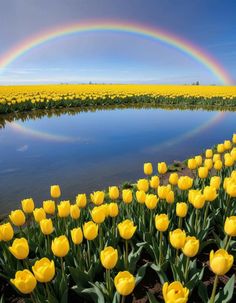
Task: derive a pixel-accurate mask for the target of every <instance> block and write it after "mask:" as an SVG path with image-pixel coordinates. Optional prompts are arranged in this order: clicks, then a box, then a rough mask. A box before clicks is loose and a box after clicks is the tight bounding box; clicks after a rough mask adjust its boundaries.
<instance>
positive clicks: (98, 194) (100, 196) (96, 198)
mask: <svg viewBox="0 0 236 303" xmlns="http://www.w3.org/2000/svg"><path fill="white" fill-rule="evenodd" d="M90 198H91V200H92V202H93V203H94V204H95V205H101V204H102V203H103V202H104V198H105V193H104V191H95V192H93V193H92V194H91V195H90Z"/></svg>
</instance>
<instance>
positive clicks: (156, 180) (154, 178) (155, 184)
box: [150, 176, 160, 189]
mask: <svg viewBox="0 0 236 303" xmlns="http://www.w3.org/2000/svg"><path fill="white" fill-rule="evenodd" d="M159 184H160V179H159V177H158V176H152V177H151V180H150V187H151V188H155V189H156V188H157V187H158V186H159Z"/></svg>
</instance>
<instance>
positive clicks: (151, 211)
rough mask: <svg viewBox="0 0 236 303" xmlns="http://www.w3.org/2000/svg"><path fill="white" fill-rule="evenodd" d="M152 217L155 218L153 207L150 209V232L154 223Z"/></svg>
mask: <svg viewBox="0 0 236 303" xmlns="http://www.w3.org/2000/svg"><path fill="white" fill-rule="evenodd" d="M152 219H153V210H152V209H151V210H150V222H149V232H150V233H152V225H153V222H152Z"/></svg>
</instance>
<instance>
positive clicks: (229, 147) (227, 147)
mask: <svg viewBox="0 0 236 303" xmlns="http://www.w3.org/2000/svg"><path fill="white" fill-rule="evenodd" d="M224 148H225V150H229V149H231V148H232V143H231V141H230V140H225V141H224Z"/></svg>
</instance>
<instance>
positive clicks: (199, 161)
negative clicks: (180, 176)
mask: <svg viewBox="0 0 236 303" xmlns="http://www.w3.org/2000/svg"><path fill="white" fill-rule="evenodd" d="M194 159H195V160H196V163H197V166H201V165H202V156H200V155H198V156H196V157H195V158H194Z"/></svg>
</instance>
